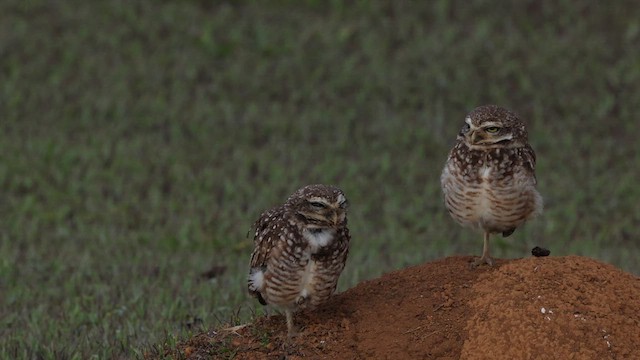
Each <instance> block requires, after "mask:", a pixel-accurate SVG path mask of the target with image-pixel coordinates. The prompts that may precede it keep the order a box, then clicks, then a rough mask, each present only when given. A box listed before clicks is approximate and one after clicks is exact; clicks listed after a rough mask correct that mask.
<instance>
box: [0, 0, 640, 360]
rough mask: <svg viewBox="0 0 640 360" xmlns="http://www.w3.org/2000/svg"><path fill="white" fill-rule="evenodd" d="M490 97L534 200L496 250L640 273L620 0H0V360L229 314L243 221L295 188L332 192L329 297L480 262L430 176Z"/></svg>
mask: <svg viewBox="0 0 640 360" xmlns="http://www.w3.org/2000/svg"><path fill="white" fill-rule="evenodd" d="M487 103H496V104H500V105H504V106H506V107H509V108H511V109H513V110H515V111H517V112H519V113H520V114H521V115H522V116H523V117H524V118H525V119H526V120H527V122H528V124H529V133H530V141H531V143H532V145H533V147H534V149H535V150H536V152H537V154H538V169H537V173H538V181H539V189H540V192H541V193H542V194H543V196H544V198H545V202H546V208H545V213H544V215H543V216H542V217H540V218H539V219H538V220H535V221H534V222H531V223H530V224H528V225H527V226H526V227H524V228H523V229H519V230H518V231H516V233H515V234H514V235H513V236H512V237H510V238H507V239H506V240H502V239H499V240H495V241H494V242H493V243H494V244H495V245H494V254H495V255H496V256H498V257H522V256H527V255H528V253H529V250H530V249H531V248H532V247H533V246H535V245H540V246H544V247H548V248H550V249H551V251H552V254H553V255H565V254H581V255H586V256H591V257H595V258H597V259H600V260H602V261H605V262H609V263H612V264H615V265H616V266H618V267H620V268H622V269H624V270H627V271H630V272H632V273H635V274H640V261H639V258H640V241H639V240H640V238H639V236H638V233H639V230H638V229H640V188H639V187H638V179H640V143H639V142H638V139H640V126H639V120H638V114H639V112H640V7H638V6H637V5H636V4H635V3H634V2H630V1H628V2H625V1H619V2H612V3H604V2H603V3H599V2H589V1H573V0H571V1H570V0H563V1H557V2H554V3H551V2H544V3H542V2H538V1H512V2H497V1H495V2H494V1H481V0H478V1H457V2H456V1H454V2H452V1H444V0H439V1H438V0H436V1H427V2H418V1H416V2H404V1H393V2H391V1H389V2H387V1H371V2H368V1H353V2H349V5H346V4H345V3H343V2H341V1H319V0H317V1H311V0H307V1H293V0H291V1H285V0H280V1H276V0H273V1H262V2H253V1H229V2H207V1H142V0H141V1H108V2H107V1H104V2H86V1H77V0H70V1H44V0H42V1H38V0H33V1H17V0H9V1H3V2H1V3H0V185H1V190H0V358H2V359H5V358H12V359H14V358H32V359H89V358H127V357H135V356H140V355H141V354H142V353H143V352H144V351H147V350H148V349H153V347H155V346H156V345H154V344H159V343H161V342H165V341H169V342H170V341H174V340H175V339H176V338H180V337H185V336H188V335H189V334H190V333H193V332H196V331H199V330H200V329H205V328H208V327H213V326H216V325H218V324H219V323H220V322H227V321H239V320H246V319H248V318H249V317H251V316H252V315H253V314H254V313H255V311H256V310H254V309H255V307H256V305H257V303H253V302H252V301H250V300H249V298H248V296H247V295H246V294H245V277H246V272H247V266H248V261H249V255H250V252H251V247H252V240H251V239H250V238H247V232H248V231H249V229H250V226H251V224H252V222H253V221H254V220H255V219H256V218H257V217H258V216H259V214H260V213H261V211H263V210H264V209H266V208H268V207H270V206H273V205H275V204H277V203H278V202H281V201H283V200H284V199H285V198H286V197H287V196H288V195H289V194H290V193H291V192H293V191H294V190H296V189H297V188H298V187H300V186H302V185H305V184H308V183H329V184H335V185H338V186H340V187H341V188H342V189H343V190H344V191H345V192H346V194H347V196H348V197H349V200H350V203H351V211H350V214H349V222H350V228H351V232H352V235H353V241H352V247H351V254H350V258H349V261H348V264H347V267H346V269H345V272H344V274H343V276H342V278H341V280H340V286H339V287H340V289H341V290H344V289H347V288H349V287H350V286H353V285H355V284H356V283H358V282H360V281H362V280H364V279H368V278H372V277H375V276H378V275H380V274H382V273H385V272H388V271H391V270H394V269H398V268H402V267H406V266H409V265H413V264H419V263H422V262H426V261H430V260H433V259H436V258H439V257H444V256H448V255H452V254H479V253H480V252H481V248H482V240H481V235H480V234H478V233H474V232H472V231H470V230H467V229H462V228H461V227H459V226H458V225H457V224H455V223H454V222H453V220H451V219H449V217H448V215H447V214H446V211H445V210H444V207H443V205H442V198H441V194H440V188H439V175H440V171H441V168H442V166H443V163H444V161H445V158H446V156H447V153H448V150H449V148H450V147H451V145H452V143H453V141H454V139H455V135H456V133H457V131H458V130H459V128H460V126H461V125H462V122H463V119H464V116H465V114H466V113H467V112H468V111H469V110H471V109H472V108H474V107H475V106H477V105H481V104H487ZM212 267H218V269H219V271H218V273H217V276H216V277H215V278H212V279H206V278H205V277H203V276H202V273H203V272H206V271H207V270H209V269H211V268H212ZM257 311H258V314H260V311H261V310H257Z"/></svg>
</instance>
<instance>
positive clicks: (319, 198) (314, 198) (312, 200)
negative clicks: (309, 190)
mask: <svg viewBox="0 0 640 360" xmlns="http://www.w3.org/2000/svg"><path fill="white" fill-rule="evenodd" d="M307 201H308V202H319V203H322V204H326V203H327V201H326V200H325V199H323V198H321V197H317V196H314V197H312V198H309V199H307Z"/></svg>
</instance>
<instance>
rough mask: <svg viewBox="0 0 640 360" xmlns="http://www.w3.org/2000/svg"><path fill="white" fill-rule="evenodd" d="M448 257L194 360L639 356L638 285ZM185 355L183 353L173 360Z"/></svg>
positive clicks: (251, 328)
mask: <svg viewBox="0 0 640 360" xmlns="http://www.w3.org/2000/svg"><path fill="white" fill-rule="evenodd" d="M470 260H471V258H470V257H449V258H445V259H442V260H439V261H435V262H432V263H428V264H424V265H421V266H415V267H411V268H407V269H404V270H400V271H396V272H393V273H389V274H386V275H384V276H382V277H380V278H378V279H374V280H370V281H366V282H363V283H361V284H359V285H358V286H356V287H355V288H352V289H350V290H348V291H346V292H344V293H341V294H338V295H336V296H335V297H334V298H333V299H332V300H331V301H330V303H328V304H327V305H326V306H324V307H322V308H321V309H318V310H315V311H308V312H305V313H301V314H298V316H297V317H296V322H297V323H298V324H300V325H304V329H303V330H302V332H301V334H300V335H299V336H298V337H296V338H294V339H293V340H291V341H289V342H288V343H286V342H285V340H286V335H285V334H286V328H285V324H284V319H283V317H282V316H279V315H278V316H271V317H268V318H262V319H259V320H258V321H256V322H255V323H254V324H250V325H247V326H245V327H237V328H236V329H232V330H218V331H210V332H209V333H208V334H200V335H198V336H195V337H194V338H192V339H191V340H189V341H188V342H185V343H183V344H180V346H179V347H178V348H177V349H174V350H173V351H172V352H174V355H179V356H185V355H186V357H187V358H191V359H198V358H212V357H213V358H218V357H221V358H224V357H228V356H230V355H235V358H237V359H272V358H274V359H278V358H290V359H296V358H303V357H304V358H326V359H406V358H420V359H459V358H462V359H569V358H571V359H628V358H633V357H634V356H635V357H640V353H638V352H637V351H638V350H637V347H638V344H640V278H638V277H634V276H633V275H631V274H628V273H624V272H622V271H621V270H618V269H616V268H614V267H613V266H611V265H607V264H603V263H600V262H598V261H595V260H592V259H588V258H584V257H578V256H568V257H544V258H526V259H518V260H498V261H497V264H496V266H494V267H493V268H488V267H481V268H479V269H475V270H472V269H470V268H469V265H468V263H469V261H470ZM175 352H179V353H180V354H176V353H175Z"/></svg>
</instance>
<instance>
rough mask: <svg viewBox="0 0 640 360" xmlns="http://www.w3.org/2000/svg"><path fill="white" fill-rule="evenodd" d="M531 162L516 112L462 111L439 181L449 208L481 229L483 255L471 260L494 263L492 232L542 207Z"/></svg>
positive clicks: (507, 229)
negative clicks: (462, 117) (461, 118)
mask: <svg viewBox="0 0 640 360" xmlns="http://www.w3.org/2000/svg"><path fill="white" fill-rule="evenodd" d="M535 164H536V156H535V153H534V152H533V149H532V148H531V146H530V145H529V143H528V135H527V130H526V127H525V124H524V123H523V122H522V120H520V118H519V117H518V115H516V114H515V113H513V112H511V111H509V110H507V109H504V108H501V107H498V106H494V105H487V106H481V107H478V108H476V109H475V110H473V111H472V112H471V113H469V115H468V116H467V117H466V119H465V123H464V125H463V127H462V129H461V130H460V133H459V134H458V137H457V140H456V144H455V146H454V147H453V149H452V150H451V152H450V153H449V158H448V159H447V162H446V164H445V166H444V169H443V171H442V175H441V178H440V181H441V185H442V191H443V193H444V201H445V206H446V208H447V210H448V211H449V214H451V216H452V217H453V218H454V219H455V220H456V221H457V222H458V223H460V224H461V225H463V226H468V227H472V228H475V229H479V230H481V231H483V232H484V248H483V253H482V257H481V258H480V259H477V260H476V261H474V265H479V264H482V263H487V264H489V265H491V264H492V263H493V260H492V259H491V256H490V252H489V236H490V235H491V234H495V233H502V235H503V236H505V237H506V236H509V235H511V234H512V233H513V232H514V231H515V229H516V228H517V227H519V226H521V225H522V224H523V223H524V222H525V221H527V220H530V219H532V218H534V217H535V216H537V215H538V214H540V213H541V212H542V197H541V196H540V194H539V193H538V191H537V190H536V177H535Z"/></svg>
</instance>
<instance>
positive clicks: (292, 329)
mask: <svg viewBox="0 0 640 360" xmlns="http://www.w3.org/2000/svg"><path fill="white" fill-rule="evenodd" d="M285 315H286V317H287V337H289V338H291V337H294V336H296V335H297V334H298V330H297V329H296V326H295V324H294V323H293V311H291V310H285Z"/></svg>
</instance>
